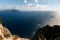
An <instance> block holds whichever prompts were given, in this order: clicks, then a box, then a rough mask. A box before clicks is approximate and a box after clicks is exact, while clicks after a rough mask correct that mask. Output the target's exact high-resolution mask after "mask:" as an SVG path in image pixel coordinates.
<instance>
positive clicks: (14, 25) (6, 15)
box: [0, 9, 60, 38]
mask: <svg viewBox="0 0 60 40" xmlns="http://www.w3.org/2000/svg"><path fill="white" fill-rule="evenodd" d="M0 17H1V18H2V20H3V25H4V27H7V28H8V29H9V30H10V32H11V33H12V34H14V35H19V36H20V37H29V38H31V37H32V36H33V35H34V34H35V32H36V30H37V29H38V28H41V27H43V26H45V25H60V14H59V13H57V12H55V11H20V10H15V9H11V10H1V11H0Z"/></svg>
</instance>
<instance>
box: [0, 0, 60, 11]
mask: <svg viewBox="0 0 60 40" xmlns="http://www.w3.org/2000/svg"><path fill="white" fill-rule="evenodd" d="M37 4H39V5H37ZM23 5H24V6H25V5H28V7H26V6H25V7H22V8H23V9H25V8H26V9H31V8H32V7H31V6H32V5H37V6H34V7H33V8H32V10H33V9H34V10H35V9H41V7H42V9H52V8H51V7H52V6H53V8H56V7H57V8H58V9H59V8H60V7H59V6H60V0H0V9H3V8H11V7H12V8H14V7H15V6H16V7H17V9H21V6H23ZM41 5H43V6H41ZM40 6H41V7H40ZM47 6H48V7H49V8H48V7H47ZM45 7H46V8H45Z"/></svg>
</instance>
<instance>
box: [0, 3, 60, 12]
mask: <svg viewBox="0 0 60 40" xmlns="http://www.w3.org/2000/svg"><path fill="white" fill-rule="evenodd" d="M6 9H17V10H21V11H55V10H58V9H59V10H60V6H58V7H56V6H51V5H40V4H34V3H27V4H26V5H22V6H20V5H14V6H13V5H7V6H0V10H6Z"/></svg>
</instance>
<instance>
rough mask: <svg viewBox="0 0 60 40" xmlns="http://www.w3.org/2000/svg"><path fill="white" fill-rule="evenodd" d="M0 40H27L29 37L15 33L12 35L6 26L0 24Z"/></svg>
mask: <svg viewBox="0 0 60 40" xmlns="http://www.w3.org/2000/svg"><path fill="white" fill-rule="evenodd" d="M0 40H29V39H27V38H20V37H19V36H17V35H12V34H11V33H10V31H9V30H8V29H7V28H6V27H3V25H2V24H0Z"/></svg>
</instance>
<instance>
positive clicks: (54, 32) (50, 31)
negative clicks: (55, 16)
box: [32, 25, 60, 40]
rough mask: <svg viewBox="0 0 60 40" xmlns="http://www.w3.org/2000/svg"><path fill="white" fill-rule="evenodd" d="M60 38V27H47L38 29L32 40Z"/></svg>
mask: <svg viewBox="0 0 60 40" xmlns="http://www.w3.org/2000/svg"><path fill="white" fill-rule="evenodd" d="M59 36H60V25H54V26H50V25H46V26H44V27H42V28H39V29H37V31H36V33H35V35H34V36H33V38H32V40H40V39H41V40H54V39H56V38H57V37H59Z"/></svg>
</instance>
